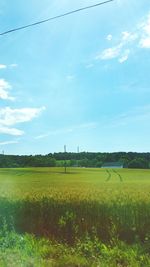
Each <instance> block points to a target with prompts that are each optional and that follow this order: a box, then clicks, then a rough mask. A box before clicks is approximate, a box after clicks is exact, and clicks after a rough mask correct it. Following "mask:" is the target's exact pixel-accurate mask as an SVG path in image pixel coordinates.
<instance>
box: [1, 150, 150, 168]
mask: <svg viewBox="0 0 150 267" xmlns="http://www.w3.org/2000/svg"><path fill="white" fill-rule="evenodd" d="M107 162H121V163H123V166H124V168H143V169H147V168H150V153H136V152H128V153H126V152H115V153H100V152H99V153H91V152H81V153H72V152H63V153H62V152H59V153H49V154H47V155H29V156H27V155H22V156H19V155H3V154H1V155H0V168H19V167H62V166H64V165H65V164H66V166H68V167H93V168H100V167H101V166H102V165H103V164H104V163H107Z"/></svg>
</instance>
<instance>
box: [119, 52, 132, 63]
mask: <svg viewBox="0 0 150 267" xmlns="http://www.w3.org/2000/svg"><path fill="white" fill-rule="evenodd" d="M129 54H130V50H129V49H127V50H125V51H124V53H123V54H122V55H121V57H120V58H119V62H120V63H124V62H125V61H127V60H128V57H129Z"/></svg>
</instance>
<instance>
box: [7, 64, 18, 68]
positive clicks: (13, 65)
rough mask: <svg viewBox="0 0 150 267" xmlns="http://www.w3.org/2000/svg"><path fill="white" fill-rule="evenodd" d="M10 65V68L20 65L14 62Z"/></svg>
mask: <svg viewBox="0 0 150 267" xmlns="http://www.w3.org/2000/svg"><path fill="white" fill-rule="evenodd" d="M9 67H10V68H17V67H18V64H16V63H13V64H10V65H9Z"/></svg>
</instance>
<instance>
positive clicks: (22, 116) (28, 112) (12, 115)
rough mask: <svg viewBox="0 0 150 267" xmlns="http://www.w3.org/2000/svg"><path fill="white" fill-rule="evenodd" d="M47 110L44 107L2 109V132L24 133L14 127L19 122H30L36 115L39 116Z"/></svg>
mask: <svg viewBox="0 0 150 267" xmlns="http://www.w3.org/2000/svg"><path fill="white" fill-rule="evenodd" d="M43 110H45V107H42V108H20V109H12V108H10V107H6V108H1V109H0V133H2V134H10V135H16V136H19V135H23V134H24V132H23V131H22V130H19V129H16V128H12V127H11V126H14V125H16V124H18V123H24V122H29V121H31V120H32V119H34V118H35V117H38V116H39V115H40V113H41V112H42V111H43Z"/></svg>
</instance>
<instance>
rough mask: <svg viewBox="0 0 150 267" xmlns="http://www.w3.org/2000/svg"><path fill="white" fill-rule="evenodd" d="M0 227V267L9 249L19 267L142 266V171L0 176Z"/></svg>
mask: <svg viewBox="0 0 150 267" xmlns="http://www.w3.org/2000/svg"><path fill="white" fill-rule="evenodd" d="M0 223H1V225H3V228H7V231H2V234H1V237H0V242H2V241H1V240H3V241H4V240H7V244H8V245H7V246H4V248H3V249H2V250H1V252H0V260H1V261H2V263H3V264H4V258H5V257H4V256H5V254H6V252H7V253H8V255H9V253H10V257H9V258H11V253H12V257H13V254H14V252H13V250H14V249H16V251H17V252H16V253H17V255H20V254H19V253H21V255H22V257H23V255H24V257H25V258H24V259H25V260H24V261H23V260H22V262H24V263H22V265H20V266H70V267H71V266H144V267H145V266H150V260H149V252H150V251H149V247H150V240H149V238H150V170H135V169H130V170H129V169H114V170H113V169H86V168H81V169H79V168H70V169H69V168H68V169H67V173H65V172H64V169H63V168H28V169H0ZM5 225H6V226H7V227H5ZM4 232H7V235H4ZM16 232H18V234H17V233H16ZM25 233H28V235H26V234H25ZM24 234H25V235H24ZM29 234H30V235H31V236H30V235H29ZM32 235H34V236H36V237H38V239H36V238H35V237H33V236H32ZM4 236H5V237H4ZM12 236H14V239H13V240H14V241H12V240H11V238H12ZM19 238H22V239H21V240H28V242H27V243H26V242H25V245H23V247H22V245H21V243H17V242H23V241H17V240H20V239H19ZM43 238H45V239H43ZM9 240H11V241H10V242H9ZM29 240H30V241H29ZM48 240H51V241H48ZM13 242H14V243H13ZM40 242H41V243H40ZM4 243H5V242H4ZM9 243H10V245H9ZM12 243H13V244H14V246H12V247H11V244H12ZM17 244H19V245H17ZM30 244H31V246H30ZM37 244H38V245H37ZM39 244H40V245H39ZM37 246H39V249H38V250H37V252H36V253H35V254H34V256H35V258H34V257H32V251H33V250H34V252H35V250H36V248H37ZM2 247H3V246H2ZM28 247H29V249H28ZM30 248H31V255H30V253H29V250H30ZM44 248H45V250H46V252H43V250H44ZM48 248H49V249H48ZM26 250H27V251H28V253H27V254H28V260H27V258H26V257H27V255H26ZM20 251H21V252H20ZM23 251H24V253H25V254H24V253H23ZM41 251H42V252H41ZM47 251H48V252H47ZM64 251H65V252H64ZM42 253H45V254H42ZM29 256H31V258H32V259H30V257H29ZM18 257H19V256H18ZM38 257H39V259H38ZM33 258H34V260H35V261H36V262H39V261H40V262H41V263H40V265H37V264H35V263H32V260H33ZM5 260H6V258H5ZM25 261H26V262H27V261H29V263H28V265H27V264H26V265H25ZM67 262H68V263H67ZM17 264H18V263H16V265H15V266H17ZM23 264H24V265H23ZM44 264H45V265H44ZM67 264H68V265H67ZM1 266H3V265H2V264H1ZM4 266H13V265H9V264H8V265H7V264H6V265H4ZM18 266H19V265H18Z"/></svg>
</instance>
